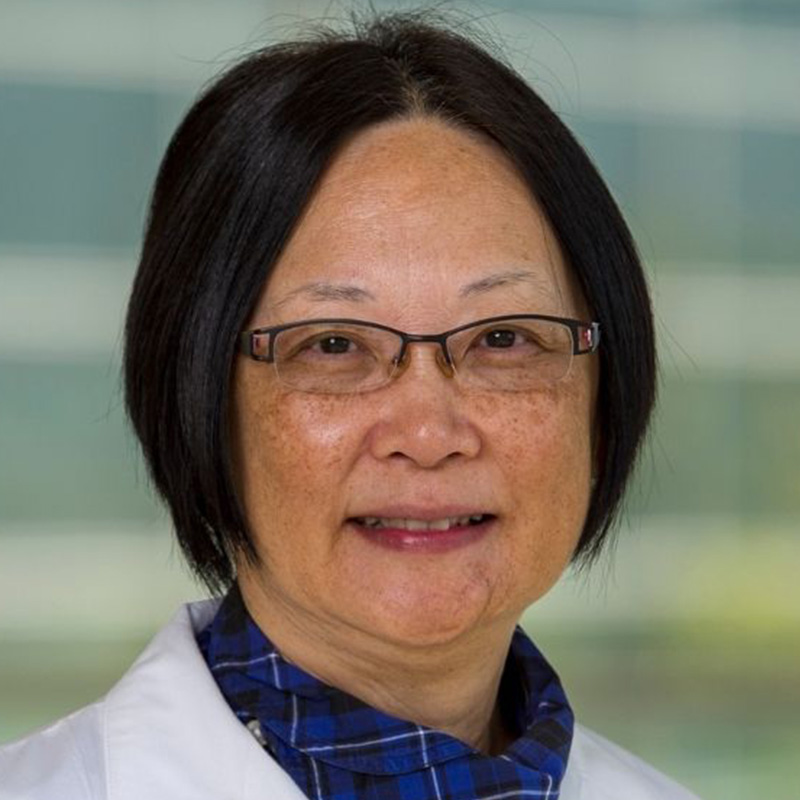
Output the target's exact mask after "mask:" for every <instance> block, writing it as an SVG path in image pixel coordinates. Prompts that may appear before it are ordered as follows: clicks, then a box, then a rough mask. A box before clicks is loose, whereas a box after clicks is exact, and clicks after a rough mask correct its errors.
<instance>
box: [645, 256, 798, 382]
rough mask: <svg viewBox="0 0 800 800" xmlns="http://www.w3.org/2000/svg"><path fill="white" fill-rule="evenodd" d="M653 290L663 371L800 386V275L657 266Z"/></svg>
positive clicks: (699, 267) (727, 268)
mask: <svg viewBox="0 0 800 800" xmlns="http://www.w3.org/2000/svg"><path fill="white" fill-rule="evenodd" d="M749 270H752V271H753V272H755V271H757V270H758V268H757V267H750V268H749ZM767 272H769V270H767ZM652 288H653V295H654V304H655V308H656V315H657V326H658V333H659V337H660V350H661V361H662V365H663V367H664V369H666V370H667V371H673V370H675V371H678V372H680V373H681V374H683V375H684V376H685V377H687V378H691V377H694V376H699V377H703V376H706V375H711V376H713V377H717V376H718V375H727V376H733V377H735V376H737V375H747V376H751V377H756V378H767V379H769V378H777V379H784V380H787V379H788V380H792V379H793V380H800V336H799V335H798V331H800V328H798V319H800V274H794V275H791V276H789V275H776V274H761V275H758V274H752V273H750V272H749V273H748V274H747V275H741V274H736V273H735V272H733V271H732V268H731V267H726V268H719V267H717V268H714V269H713V270H712V269H711V268H709V266H708V265H702V264H700V265H695V266H693V265H689V264H682V265H680V267H679V271H676V268H666V266H665V265H662V269H661V270H660V271H659V270H658V268H656V276H655V279H654V281H653V287H652Z"/></svg>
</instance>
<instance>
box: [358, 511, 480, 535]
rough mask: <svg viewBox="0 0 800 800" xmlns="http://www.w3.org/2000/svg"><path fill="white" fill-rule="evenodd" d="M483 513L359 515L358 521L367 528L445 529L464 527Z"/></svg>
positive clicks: (478, 520)
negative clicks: (435, 516)
mask: <svg viewBox="0 0 800 800" xmlns="http://www.w3.org/2000/svg"><path fill="white" fill-rule="evenodd" d="M483 517H484V515H483V514H472V515H467V516H465V517H443V518H442V519H432V520H423V519H404V518H401V517H361V518H360V519H359V522H361V524H362V525H364V526H365V527H367V528H402V529H404V530H407V531H446V530H449V529H450V528H452V527H454V526H458V527H465V526H466V525H470V524H471V523H476V522H481V521H482V520H483Z"/></svg>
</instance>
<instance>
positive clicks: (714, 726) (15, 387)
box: [0, 0, 800, 800]
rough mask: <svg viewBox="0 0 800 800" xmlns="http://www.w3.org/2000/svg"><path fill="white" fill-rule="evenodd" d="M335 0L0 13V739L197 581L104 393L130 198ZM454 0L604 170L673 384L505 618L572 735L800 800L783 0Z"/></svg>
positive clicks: (791, 102)
mask: <svg viewBox="0 0 800 800" xmlns="http://www.w3.org/2000/svg"><path fill="white" fill-rule="evenodd" d="M375 6H376V7H377V8H379V9H384V8H389V7H391V8H403V7H407V6H405V5H404V4H402V3H399V2H394V3H387V2H375ZM348 7H349V6H348V5H347V4H345V3H338V4H337V3H334V4H330V3H322V2H310V1H309V2H306V1H305V0H291V1H290V0H262V1H261V2H256V0H224V2H223V1H222V0H192V2H189V1H188V0H158V2H155V0H152V1H150V0H136V1H135V2H134V0H104V1H103V2H100V1H99V0H96V1H94V2H92V1H90V0H3V2H2V4H0V742H2V741H6V740H10V739H12V738H15V737H17V736H19V735H22V734H23V733H25V732H27V731H29V730H31V729H32V728H34V727H37V726H39V725H41V724H43V723H45V722H46V721H48V720H51V719H53V718H55V717H56V716H58V715H62V714H64V713H66V712H68V711H70V710H72V709H74V708H76V707H78V706H80V705H82V704H84V703H86V702H89V701H91V700H93V699H95V698H96V697H97V696H99V695H101V694H102V693H103V692H104V691H106V689H108V688H109V687H110V685H111V684H112V683H113V682H114V681H115V680H116V678H117V677H118V676H119V675H120V674H121V672H122V671H123V670H124V669H125V668H126V667H127V665H128V664H129V663H130V661H131V660H132V659H133V658H134V657H135V655H136V654H137V653H138V652H139V650H140V649H141V647H142V646H143V645H144V644H145V643H146V641H147V640H148V639H149V637H150V636H151V635H152V633H153V632H154V631H155V630H156V629H157V628H158V627H159V626H160V625H161V624H162V623H163V622H164V621H166V620H167V619H168V617H169V616H170V615H171V614H172V612H173V610H174V609H175V607H176V606H177V604H178V603H180V602H183V601H185V600H187V599H193V598H196V597H199V596H201V594H202V592H201V590H200V589H199V588H198V587H197V586H196V585H194V584H193V583H192V582H191V580H190V579H189V577H188V575H187V574H186V571H185V570H184V568H183V567H182V565H181V562H180V559H179V558H178V556H177V554H176V552H175V550H174V548H173V546H172V544H171V540H170V534H169V522H168V520H167V518H166V516H165V515H164V513H163V512H162V511H161V510H160V509H159V507H158V506H157V504H156V502H155V501H154V499H153V497H152V495H151V493H150V491H149V489H148V486H147V481H146V476H145V474H144V470H143V468H142V466H141V462H140V458H139V454H138V452H137V448H136V445H135V442H134V440H133V437H132V435H131V434H130V433H129V432H128V431H127V429H126V427H125V423H124V419H123V415H122V413H121V392H120V380H119V362H120V331H121V325H122V317H123V309H124V303H125V298H126V293H127V291H128V287H129V285H130V281H131V278H132V275H133V270H134V266H135V262H136V256H137V250H138V247H139V240H140V236H141V232H142V227H143V221H144V216H145V213H146V206H147V199H148V192H149V188H150V185H151V183H152V180H153V177H154V174H155V171H156V168H157V165H158V161H159V158H160V155H161V154H162V152H163V150H164V148H165V146H166V144H167V141H168V139H169V136H170V134H171V132H172V131H173V130H174V128H175V126H176V124H177V122H178V120H179V119H180V117H181V115H182V114H183V112H184V111H185V110H186V109H187V107H188V104H189V103H190V102H191V98H192V97H193V96H194V95H195V93H196V92H197V90H198V89H199V88H200V87H201V86H202V85H203V83H204V82H205V81H207V80H208V79H209V78H210V77H211V76H213V75H214V74H215V73H217V72H218V71H219V70H220V69H221V68H223V67H224V66H225V64H226V63H228V62H229V61H230V59H232V58H234V57H236V56H238V55H240V54H242V53H243V52H245V51H247V50H248V49H252V48H253V47H255V46H257V45H259V44H263V43H266V42H268V41H271V40H274V39H277V38H282V37H285V36H287V35H290V34H291V33H292V32H293V30H294V29H295V26H296V25H297V23H298V22H299V21H301V20H302V19H303V18H307V17H318V16H320V15H328V16H333V17H340V16H343V15H344V14H345V13H346V10H347V8H348ZM449 7H451V8H454V9H456V10H458V11H460V12H463V13H465V14H467V15H472V16H478V17H481V18H482V20H483V21H482V24H483V25H484V26H485V27H486V28H487V29H488V30H489V31H490V32H492V31H493V32H494V33H495V34H496V35H497V36H498V37H499V38H500V40H501V42H503V43H504V45H505V47H506V49H507V52H508V54H509V57H510V60H511V61H512V62H513V64H514V65H515V66H516V67H517V69H518V70H520V71H521V72H522V73H523V74H524V75H525V76H526V77H527V78H528V79H529V80H530V81H531V82H532V84H533V85H534V86H535V87H536V88H537V89H538V90H539V91H540V92H541V93H542V94H543V95H544V96H545V97H546V98H547V99H548V101H549V102H551V104H552V105H553V106H554V107H555V108H556V110H557V111H558V112H559V113H560V114H561V115H562V117H563V118H564V119H565V121H566V122H567V123H568V124H569V125H570V126H571V127H572V128H573V129H574V130H575V131H576V133H577V134H578V136H579V138H580V139H581V141H582V142H583V143H584V145H585V147H586V148H587V149H588V151H589V152H590V154H591V155H592V157H593V158H594V160H595V161H596V163H597V164H598V165H599V166H600V168H601V170H602V172H603V173H604V175H605V176H606V178H607V180H608V182H609V184H610V186H611V188H612V190H613V191H614V193H615V195H616V197H617V198H618V200H619V203H620V204H621V206H622V208H623V211H624V212H625V214H626V216H627V218H628V220H629V221H630V223H631V225H632V227H633V229H634V231H635V233H636V235H637V237H638V240H639V243H640V247H641V250H642V253H643V256H644V259H645V261H646V263H647V266H648V271H649V275H650V279H651V284H652V289H653V295H654V298H655V306H656V312H657V317H658V333H659V337H660V348H661V362H662V377H663V383H662V388H661V403H660V408H659V412H658V415H657V419H656V424H655V427H654V433H653V436H652V439H651V442H650V445H649V447H648V448H647V450H646V452H645V457H644V459H643V463H642V469H641V471H640V474H639V478H638V480H637V483H636V485H635V487H634V491H633V492H632V494H631V502H630V508H629V511H628V514H627V519H626V522H625V524H624V525H623V526H622V529H621V531H620V536H619V541H618V546H617V547H616V548H615V551H614V552H613V553H609V557H608V558H606V559H605V560H604V561H602V562H601V563H600V564H599V565H598V566H597V568H596V569H595V571H594V573H593V574H592V575H590V576H588V577H585V576H578V575H568V576H566V577H565V579H564V580H563V581H562V583H561V584H560V585H559V587H557V588H556V589H555V590H554V591H553V592H552V593H551V594H550V595H549V596H548V597H547V598H545V599H544V600H543V601H542V602H541V603H539V604H537V605H536V606H534V607H533V608H532V609H531V610H530V611H529V612H528V614H527V615H526V617H525V620H524V621H525V624H526V626H527V628H528V629H529V631H530V632H531V633H532V635H533V636H534V637H535V639H536V640H537V641H538V643H539V644H540V646H542V647H543V649H544V651H545V653H547V654H548V656H549V658H550V660H551V661H552V662H553V663H554V664H555V665H556V667H557V668H558V670H559V672H560V673H561V675H562V678H563V680H564V683H565V684H566V687H567V689H568V692H569V694H570V696H571V698H572V700H573V703H574V705H575V708H576V711H577V715H578V718H579V719H580V720H581V721H582V722H583V723H584V724H586V725H588V726H590V727H593V728H595V729H597V730H599V731H600V732H602V733H604V734H605V735H607V736H609V737H611V738H613V739H615V740H616V741H618V742H619V743H621V744H622V745H624V746H626V747H628V748H629V749H631V750H633V751H634V752H636V753H638V754H639V755H641V756H642V757H644V758H645V759H647V760H649V761H651V762H652V763H653V764H655V765H656V766H657V767H659V768H660V769H662V770H664V771H666V772H668V773H670V774H671V775H673V776H675V777H676V778H678V779H679V780H681V781H682V782H684V783H686V784H687V785H688V786H689V787H691V788H692V789H694V790H695V791H696V792H697V793H698V794H700V795H701V796H702V797H703V798H705V800H738V799H739V798H750V797H753V796H759V797H771V798H776V800H782V799H783V798H787V800H788V798H797V797H798V792H800V789H798V787H799V786H800V783H798V780H800V779H798V770H797V755H798V753H800V581H798V578H797V574H798V568H800V538H799V537H798V533H800V419H799V418H800V346H799V345H798V341H799V340H800V335H799V334H800V321H799V320H800V3H798V2H797V0H784V1H783V2H780V0H693V1H692V2H689V1H688V0H682V1H681V0H670V2H666V1H664V2H657V1H656V0H607V1H606V2H603V3H595V2H590V0H549V1H548V0H502V1H498V2H483V3H481V4H480V5H476V4H471V3H470V4H465V3H459V2H453V3H450V4H449Z"/></svg>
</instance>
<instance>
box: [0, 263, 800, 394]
mask: <svg viewBox="0 0 800 800" xmlns="http://www.w3.org/2000/svg"><path fill="white" fill-rule="evenodd" d="M134 262H135V257H134V256H133V255H132V254H120V253H110V254H97V253H89V254H86V255H78V254H67V255H64V256H59V255H55V254H49V255H42V254H30V253H16V254H3V253H0V358H4V359H8V360H23V361H53V360H67V361H69V360H73V361H76V360H83V359H87V358H88V359H97V358H118V357H119V355H120V347H121V332H122V326H123V318H124V313H125V303H126V300H127V295H128V290H129V285H130V282H131V280H132V276H133V272H134V269H135V263H134ZM740 269H741V267H739V266H737V265H733V264H725V265H709V264H688V263H682V264H661V265H655V267H654V268H653V273H654V277H653V281H652V289H653V297H654V303H655V308H656V316H657V328H658V334H659V344H660V353H661V360H662V366H663V367H664V369H665V370H666V371H667V372H668V373H670V372H676V371H677V372H680V373H681V374H682V375H684V376H685V377H687V378H692V377H701V378H705V377H711V378H717V377H737V376H751V377H755V378H766V379H779V380H786V379H797V378H800V346H798V335H797V318H798V315H800V268H798V270H797V273H798V274H796V275H788V274H776V273H778V270H777V269H775V268H772V267H762V268H759V267H752V266H751V267H748V274H746V275H743V274H740V272H739V270H740ZM784 269H785V268H784ZM759 273H761V274H759Z"/></svg>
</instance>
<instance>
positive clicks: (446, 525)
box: [347, 512, 497, 555]
mask: <svg viewBox="0 0 800 800" xmlns="http://www.w3.org/2000/svg"><path fill="white" fill-rule="evenodd" d="M496 520H497V517H496V516H495V515H494V514H488V513H481V512H477V513H469V514H458V515H455V516H442V517H437V518H430V519H420V518H418V517H393V516H392V517H388V516H386V517H384V516H363V517H350V518H349V519H348V520H347V521H348V522H349V523H350V524H351V526H352V529H353V530H355V531H356V532H357V533H358V534H360V535H361V536H362V537H363V538H364V539H365V540H367V541H368V542H369V543H370V544H372V545H376V546H378V547H382V548H386V549H389V550H394V551H403V552H406V553H427V554H431V555H432V554H436V553H446V552H450V551H452V550H457V549H460V548H463V547H467V546H468V545H470V544H472V543H474V542H477V541H479V540H481V539H483V538H484V536H486V535H488V534H489V532H490V531H491V530H492V529H493V528H495V525H494V523H495V522H496Z"/></svg>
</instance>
